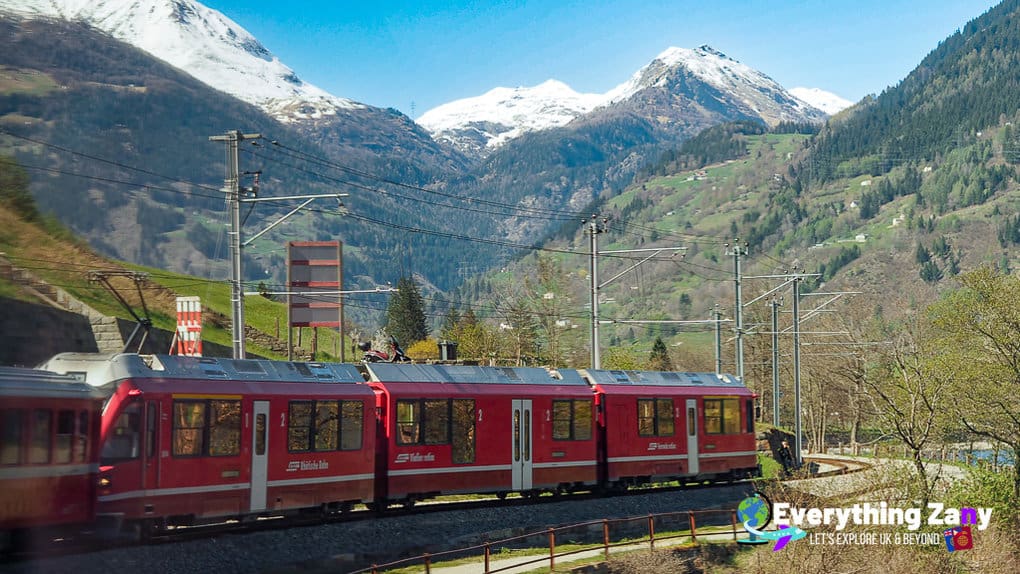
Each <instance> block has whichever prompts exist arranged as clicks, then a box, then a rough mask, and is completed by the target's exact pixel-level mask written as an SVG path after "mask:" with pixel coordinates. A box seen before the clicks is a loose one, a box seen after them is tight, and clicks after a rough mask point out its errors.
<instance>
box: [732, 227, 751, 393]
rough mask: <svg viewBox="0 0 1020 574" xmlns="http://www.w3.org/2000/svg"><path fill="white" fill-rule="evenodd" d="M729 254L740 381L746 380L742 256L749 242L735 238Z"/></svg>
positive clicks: (745, 253)
mask: <svg viewBox="0 0 1020 574" xmlns="http://www.w3.org/2000/svg"><path fill="white" fill-rule="evenodd" d="M728 255H732V256H733V287H734V289H733V290H734V297H735V299H736V302H735V307H734V309H735V310H736V311H735V316H734V320H735V321H736V323H735V324H734V326H733V328H734V330H736V335H737V341H736V342H737V344H736V347H737V348H736V356H737V378H738V379H740V382H744V306H743V305H742V304H741V301H740V299H741V290H740V289H741V288H740V257H741V256H746V255H747V243H746V242H745V243H744V244H743V245H740V240H739V239H735V240H734V241H733V250H732V252H731V253H728Z"/></svg>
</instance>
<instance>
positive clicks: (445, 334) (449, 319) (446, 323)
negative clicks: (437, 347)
mask: <svg viewBox="0 0 1020 574" xmlns="http://www.w3.org/2000/svg"><path fill="white" fill-rule="evenodd" d="M458 323H460V311H458V310H457V306H456V305H453V306H451V307H450V308H449V310H447V311H446V315H444V316H443V324H442V325H441V326H440V327H439V336H440V337H442V338H443V339H447V340H455V339H456V338H457V335H456V332H457V324H458Z"/></svg>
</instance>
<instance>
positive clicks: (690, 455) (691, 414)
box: [687, 399, 700, 475]
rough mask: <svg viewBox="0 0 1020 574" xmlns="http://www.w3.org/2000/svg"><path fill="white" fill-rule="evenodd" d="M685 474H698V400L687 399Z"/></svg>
mask: <svg viewBox="0 0 1020 574" xmlns="http://www.w3.org/2000/svg"><path fill="white" fill-rule="evenodd" d="M687 472H689V473H690V474H692V475H694V474H698V472H700V471H699V470H698V400H697V399H687Z"/></svg>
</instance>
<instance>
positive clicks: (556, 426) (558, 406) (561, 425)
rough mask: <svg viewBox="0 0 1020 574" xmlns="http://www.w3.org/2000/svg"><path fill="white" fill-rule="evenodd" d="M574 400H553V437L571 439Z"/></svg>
mask: <svg viewBox="0 0 1020 574" xmlns="http://www.w3.org/2000/svg"><path fill="white" fill-rule="evenodd" d="M572 403H573V401H559V400H557V401H553V404H552V411H553V412H552V427H553V430H552V437H553V439H555V440H570V438H571V436H570V434H571V433H570V431H571V428H572V425H571V419H572V417H573V412H572V409H571V404H572Z"/></svg>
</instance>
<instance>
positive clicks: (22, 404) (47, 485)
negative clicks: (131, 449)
mask: <svg viewBox="0 0 1020 574" xmlns="http://www.w3.org/2000/svg"><path fill="white" fill-rule="evenodd" d="M102 404H103V395H102V393H100V392H99V391H97V390H95V389H93V388H92V387H90V386H89V385H87V384H85V383H83V382H80V381H77V380H75V379H74V378H72V377H68V376H64V375H58V374H55V373H50V372H46V371H39V370H35V369H23V368H11V367H0V548H3V547H4V546H6V545H7V543H8V542H10V538H11V536H12V535H13V534H15V533H19V532H24V531H27V530H29V529H37V528H41V527H47V528H59V527H66V526H71V525H82V524H88V523H89V522H91V521H92V519H93V513H94V510H95V508H94V507H95V502H96V499H95V495H96V480H97V473H98V471H99V464H98V462H99V459H98V450H97V449H96V446H97V445H98V444H99V440H98V439H99V420H100V409H101V408H102Z"/></svg>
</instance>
